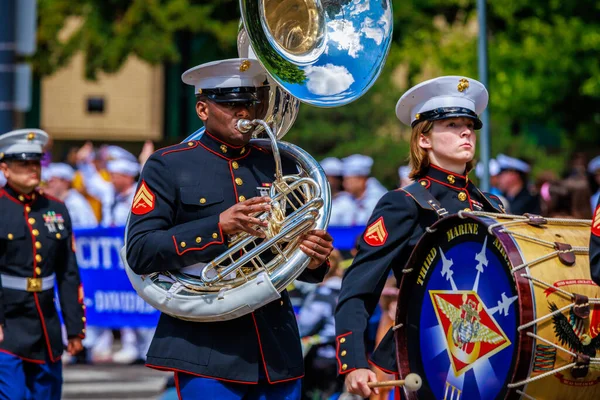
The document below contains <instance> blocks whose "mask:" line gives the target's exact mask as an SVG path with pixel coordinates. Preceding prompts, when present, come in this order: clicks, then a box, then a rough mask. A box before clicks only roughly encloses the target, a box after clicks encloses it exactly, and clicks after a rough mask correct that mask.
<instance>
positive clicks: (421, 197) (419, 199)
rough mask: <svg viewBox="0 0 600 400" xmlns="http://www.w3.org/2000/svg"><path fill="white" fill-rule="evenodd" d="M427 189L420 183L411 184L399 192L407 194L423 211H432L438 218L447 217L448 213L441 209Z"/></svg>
mask: <svg viewBox="0 0 600 400" xmlns="http://www.w3.org/2000/svg"><path fill="white" fill-rule="evenodd" d="M427 187H428V186H425V185H423V184H422V183H421V182H413V183H411V184H410V185H408V186H405V187H403V188H401V189H399V190H402V191H404V192H406V193H408V195H409V196H410V197H412V198H413V200H414V201H415V202H416V203H417V204H418V205H419V206H420V207H421V208H423V209H424V210H430V211H434V212H435V213H436V214H437V215H438V216H439V217H440V218H442V217H445V216H446V215H448V211H447V210H446V209H445V208H443V207H442V205H441V204H440V202H439V201H438V200H437V199H436V198H435V197H433V195H432V194H431V193H430V192H429V190H427Z"/></svg>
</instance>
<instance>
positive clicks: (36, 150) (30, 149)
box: [0, 129, 48, 160]
mask: <svg viewBox="0 0 600 400" xmlns="http://www.w3.org/2000/svg"><path fill="white" fill-rule="evenodd" d="M46 143H48V134H47V133H46V132H44V131H43V130H41V129H18V130H16V131H10V132H7V133H5V134H2V135H0V160H2V159H5V158H6V159H9V158H13V159H15V158H16V159H21V160H26V159H32V158H37V159H39V158H40V157H41V154H42V151H43V149H44V146H45V145H46ZM32 154H35V155H38V154H39V157H38V156H36V157H31V156H30V155H32Z"/></svg>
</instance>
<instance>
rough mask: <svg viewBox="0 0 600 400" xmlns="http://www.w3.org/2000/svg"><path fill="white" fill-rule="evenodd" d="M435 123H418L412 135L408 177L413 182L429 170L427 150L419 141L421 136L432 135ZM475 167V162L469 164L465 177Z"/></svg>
mask: <svg viewBox="0 0 600 400" xmlns="http://www.w3.org/2000/svg"><path fill="white" fill-rule="evenodd" d="M433 122H434V121H427V120H425V121H421V122H418V123H417V124H416V125H415V126H413V128H412V133H411V135H410V153H409V155H408V165H409V166H410V169H411V171H410V173H409V174H408V176H409V177H410V178H411V179H413V180H415V181H416V180H418V179H419V178H422V177H423V176H425V173H426V172H427V169H428V168H429V155H428V154H427V150H426V149H424V148H422V147H421V146H419V139H420V138H421V135H424V136H429V135H431V130H432V129H433ZM474 167H475V161H473V160H470V161H468V162H467V168H466V171H465V175H467V174H468V173H469V172H470V171H471V170H472V169H473V168H474Z"/></svg>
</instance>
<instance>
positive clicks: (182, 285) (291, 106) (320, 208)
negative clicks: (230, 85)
mask: <svg viewBox="0 0 600 400" xmlns="http://www.w3.org/2000/svg"><path fill="white" fill-rule="evenodd" d="M240 8H241V12H242V25H241V28H240V32H239V35H238V51H239V54H240V57H242V58H248V59H250V61H251V62H256V60H257V61H258V62H260V63H261V64H262V66H263V67H264V68H265V70H266V71H267V73H268V75H269V78H270V79H269V83H268V84H266V85H265V86H263V87H262V88H259V97H260V99H261V103H260V104H261V108H260V109H259V110H257V119H255V120H252V121H249V120H240V121H238V129H239V130H240V131H244V132H247V131H249V130H253V137H254V139H252V141H251V143H252V145H254V146H258V147H261V148H263V149H266V150H268V151H270V152H271V153H272V154H273V157H274V161H275V165H276V179H275V181H274V182H273V184H272V186H271V189H270V197H271V205H272V207H271V208H272V210H271V211H269V212H263V213H257V214H255V217H257V218H259V219H261V220H267V221H268V222H269V227H268V228H265V229H264V231H265V234H266V238H264V239H261V238H257V237H254V236H251V235H249V234H246V233H241V234H238V235H235V236H234V237H233V238H230V247H229V249H228V251H227V252H225V253H223V254H222V255H220V256H219V257H217V258H215V259H214V260H213V261H211V262H210V263H207V264H199V265H193V266H190V267H189V268H184V269H182V270H177V271H164V272H160V273H153V274H148V275H142V276H140V275H137V274H135V273H134V272H133V271H132V270H131V268H130V267H129V266H128V265H127V259H126V255H125V254H124V253H125V250H123V251H122V253H121V255H122V259H123V263H124V264H125V267H126V271H127V274H128V276H129V279H130V280H131V283H132V285H133V287H134V288H135V290H136V291H137V292H138V294H139V295H140V297H142V298H143V299H144V300H146V301H147V302H148V303H149V304H150V305H152V306H153V307H155V308H157V309H158V310H160V311H162V312H164V313H166V314H169V315H171V316H173V317H176V318H180V319H185V320H191V321H198V322H209V321H223V320H229V319H233V318H237V317H240V316H242V315H245V314H248V313H250V312H252V311H254V310H256V309H257V308H259V307H262V306H263V305H265V304H267V303H269V302H271V301H273V300H275V299H277V298H279V297H280V292H281V291H283V290H284V289H285V288H286V287H287V286H288V285H289V284H290V283H291V282H292V281H294V280H295V279H296V278H297V277H298V276H299V275H300V274H301V273H302V271H303V270H304V269H305V268H306V266H307V265H308V264H309V263H310V258H309V257H308V256H307V255H306V254H304V253H303V252H302V251H301V250H300V248H299V245H300V241H301V237H302V236H303V234H304V233H306V232H307V231H309V230H311V229H326V228H327V225H328V222H329V215H330V207H331V196H330V191H329V184H328V183H327V178H326V176H325V174H324V172H323V170H322V169H321V167H320V165H319V164H318V163H317V162H316V161H315V160H314V158H313V157H311V156H310V155H309V154H308V153H307V152H305V151H304V150H302V149H301V148H299V147H298V146H295V145H293V144H291V143H287V142H283V141H280V140H279V139H281V138H282V137H283V136H284V135H285V134H286V133H287V131H288V130H289V129H290V128H291V126H292V124H293V122H294V121H295V119H296V116H297V113H298V110H299V102H300V101H301V102H305V103H308V104H311V105H315V106H319V107H337V106H342V105H344V104H347V103H350V102H351V101H353V100H356V99H357V98H359V97H360V96H361V95H363V94H364V93H365V92H366V91H367V90H368V89H369V88H370V87H371V86H372V85H373V83H374V82H375V80H376V79H377V77H378V76H379V73H380V72H381V69H382V67H383V63H384V61H385V58H386V56H387V53H388V50H389V47H390V42H391V33H392V7H391V4H390V2H389V0H378V1H369V0H365V1H362V2H357V1H350V0H322V1H319V0H283V1H281V0H240ZM252 59H255V61H252ZM203 132H204V128H202V129H200V130H198V131H197V132H194V133H193V134H192V135H191V136H189V137H188V138H186V139H185V140H186V141H188V140H196V139H198V138H200V136H201V135H202V134H203ZM282 155H283V156H285V157H287V158H289V159H292V160H294V161H295V162H296V164H297V166H298V174H295V175H286V176H284V175H283V173H282V170H281V156H282ZM257 229H262V228H259V227H257ZM191 271H196V272H195V273H192V272H191Z"/></svg>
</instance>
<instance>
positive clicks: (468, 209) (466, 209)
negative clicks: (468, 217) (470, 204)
mask: <svg viewBox="0 0 600 400" xmlns="http://www.w3.org/2000/svg"><path fill="white" fill-rule="evenodd" d="M463 211H473V210H471V209H470V208H465V209H464V210H463Z"/></svg>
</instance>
